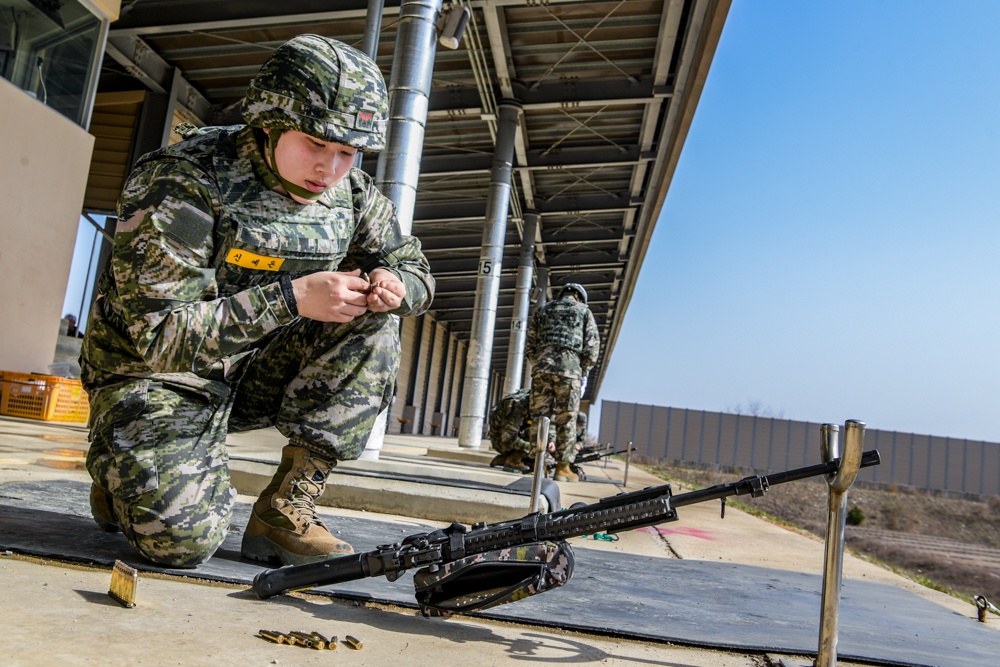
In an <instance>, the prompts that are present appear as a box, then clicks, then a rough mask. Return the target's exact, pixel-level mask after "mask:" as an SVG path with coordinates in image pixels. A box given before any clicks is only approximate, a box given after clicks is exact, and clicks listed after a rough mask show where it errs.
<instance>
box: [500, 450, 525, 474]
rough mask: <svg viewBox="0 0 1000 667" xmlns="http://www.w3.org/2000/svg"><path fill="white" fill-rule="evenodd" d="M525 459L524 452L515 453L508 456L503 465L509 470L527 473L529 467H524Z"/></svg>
mask: <svg viewBox="0 0 1000 667" xmlns="http://www.w3.org/2000/svg"><path fill="white" fill-rule="evenodd" d="M523 458H524V453H523V452H518V451H513V452H511V453H510V454H508V455H507V456H506V457H505V458H504V460H503V463H502V464H501V465H503V467H504V468H505V469H507V470H516V471H517V472H525V471H526V470H527V469H528V466H526V465H524V462H523V461H521V459H523Z"/></svg>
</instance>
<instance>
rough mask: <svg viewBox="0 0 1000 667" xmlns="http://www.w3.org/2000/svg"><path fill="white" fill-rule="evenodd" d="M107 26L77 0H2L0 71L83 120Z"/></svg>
mask: <svg viewBox="0 0 1000 667" xmlns="http://www.w3.org/2000/svg"><path fill="white" fill-rule="evenodd" d="M105 26H106V21H102V20H101V19H100V18H98V17H97V16H95V15H94V14H93V13H91V12H90V11H89V10H88V9H87V8H86V7H84V6H83V5H82V4H80V3H79V2H78V1H77V0H0V76H3V78H5V79H7V80H8V81H10V82H11V83H13V84H14V85H15V86H17V87H18V88H20V89H21V90H23V91H25V92H26V93H28V94H29V95H31V96H32V97H34V98H36V99H38V100H39V101H41V102H42V103H44V104H46V105H48V106H50V107H52V108H53V109H55V110H56V111H58V112H59V113H61V114H62V115H64V116H66V117H67V118H69V119H70V120H72V121H73V122H75V123H77V124H79V125H83V126H86V125H87V123H88V121H89V116H90V108H91V103H90V98H91V97H92V90H91V89H92V88H93V86H94V82H95V81H96V78H97V73H96V71H95V69H96V62H95V61H96V58H95V55H97V49H98V48H99V46H100V45H101V42H102V36H103V35H102V33H103V30H104V28H105Z"/></svg>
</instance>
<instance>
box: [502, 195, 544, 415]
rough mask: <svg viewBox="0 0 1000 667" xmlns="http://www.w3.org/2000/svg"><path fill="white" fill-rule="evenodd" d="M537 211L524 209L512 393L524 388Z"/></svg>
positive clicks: (507, 390) (510, 364) (510, 356)
mask: <svg viewBox="0 0 1000 667" xmlns="http://www.w3.org/2000/svg"><path fill="white" fill-rule="evenodd" d="M538 215H539V214H538V211H534V210H528V211H525V212H524V228H523V231H522V232H521V256H520V258H519V259H518V262H517V282H516V284H515V287H514V317H513V319H512V320H511V323H510V345H509V346H508V347H507V377H506V380H505V381H504V387H503V393H504V396H506V395H507V394H513V393H514V392H515V391H517V390H518V389H520V388H521V367H522V366H524V342H525V339H526V338H527V336H528V307H529V306H530V305H531V295H530V292H531V274H532V273H533V272H534V269H535V230H537V229H538Z"/></svg>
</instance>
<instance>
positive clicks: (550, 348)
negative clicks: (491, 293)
mask: <svg viewBox="0 0 1000 667" xmlns="http://www.w3.org/2000/svg"><path fill="white" fill-rule="evenodd" d="M600 349H601V339H600V337H599V336H598V334H597V322H595V321H594V315H593V313H591V312H590V308H587V304H584V303H580V302H579V301H577V300H576V299H574V298H573V297H571V296H568V295H567V296H565V297H563V298H562V299H556V300H554V301H548V302H546V303H545V304H544V305H543V306H542V307H541V308H539V309H538V310H536V311H535V315H534V317H532V318H531V323H530V324H529V325H528V336H527V341H526V342H525V345H524V353H525V354H526V355H527V357H528V360H529V361H530V362H531V372H532V374H534V373H550V374H552V375H562V376H565V377H574V378H581V377H583V376H585V375H586V374H587V373H589V372H590V369H591V368H592V367H593V366H594V364H596V363H597V355H598V353H599V352H600Z"/></svg>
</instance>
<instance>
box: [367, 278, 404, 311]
mask: <svg viewBox="0 0 1000 667" xmlns="http://www.w3.org/2000/svg"><path fill="white" fill-rule="evenodd" d="M372 294H374V295H375V296H377V297H378V298H379V299H380V300H381V301H382V303H384V304H386V305H387V306H388V307H389V309H390V310H391V309H393V308H398V307H399V304H401V303H402V302H403V299H402V298H401V296H400V295H399V294H397V293H396V292H393V291H391V290H389V289H386V288H385V287H384V286H382V284H381V283H380V284H379V285H378V286H377V287H375V288H373V289H372Z"/></svg>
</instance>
